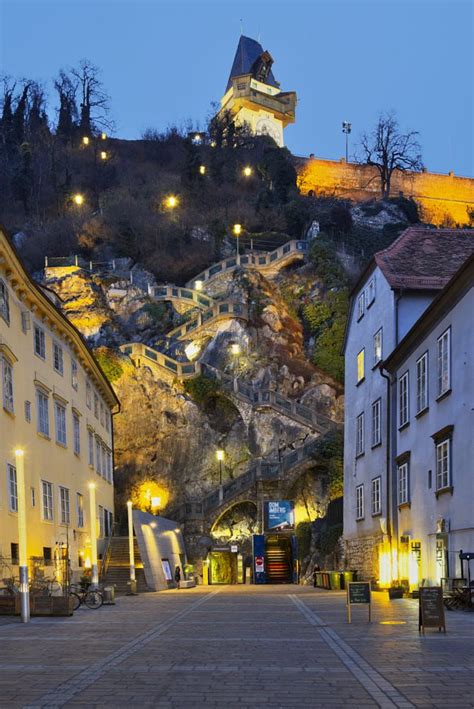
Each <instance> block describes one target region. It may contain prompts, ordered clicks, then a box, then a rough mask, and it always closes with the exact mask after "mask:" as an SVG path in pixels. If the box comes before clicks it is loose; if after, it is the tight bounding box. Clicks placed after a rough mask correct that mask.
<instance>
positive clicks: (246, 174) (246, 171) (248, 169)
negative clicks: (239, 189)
mask: <svg viewBox="0 0 474 709" xmlns="http://www.w3.org/2000/svg"><path fill="white" fill-rule="evenodd" d="M252 172H253V170H252V168H251V167H250V165H246V166H245V167H244V169H243V170H242V174H243V176H244V177H250V176H251V175H252Z"/></svg>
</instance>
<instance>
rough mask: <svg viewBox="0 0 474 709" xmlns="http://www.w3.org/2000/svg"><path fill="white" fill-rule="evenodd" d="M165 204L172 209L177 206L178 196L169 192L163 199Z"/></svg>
mask: <svg viewBox="0 0 474 709" xmlns="http://www.w3.org/2000/svg"><path fill="white" fill-rule="evenodd" d="M165 206H166V207H168V209H174V208H175V207H177V206H178V198H177V197H175V195H173V194H171V195H170V196H169V197H167V198H166V199H165Z"/></svg>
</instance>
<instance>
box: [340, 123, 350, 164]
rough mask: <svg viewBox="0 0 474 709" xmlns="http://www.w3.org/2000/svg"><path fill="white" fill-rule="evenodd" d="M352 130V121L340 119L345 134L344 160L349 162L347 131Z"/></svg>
mask: <svg viewBox="0 0 474 709" xmlns="http://www.w3.org/2000/svg"><path fill="white" fill-rule="evenodd" d="M351 131H352V123H349V121H342V132H343V133H344V134H345V136H346V162H349V133H350V132H351Z"/></svg>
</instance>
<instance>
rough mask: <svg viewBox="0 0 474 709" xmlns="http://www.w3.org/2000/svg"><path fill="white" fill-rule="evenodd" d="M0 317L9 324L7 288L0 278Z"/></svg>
mask: <svg viewBox="0 0 474 709" xmlns="http://www.w3.org/2000/svg"><path fill="white" fill-rule="evenodd" d="M0 317H2V318H3V319H4V320H5V322H6V323H7V325H9V324H10V303H9V298H8V288H7V284H6V283H5V281H3V280H1V279H0Z"/></svg>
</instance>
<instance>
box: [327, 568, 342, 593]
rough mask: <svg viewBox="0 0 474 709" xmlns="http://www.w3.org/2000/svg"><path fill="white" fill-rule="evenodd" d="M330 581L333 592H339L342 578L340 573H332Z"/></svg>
mask: <svg viewBox="0 0 474 709" xmlns="http://www.w3.org/2000/svg"><path fill="white" fill-rule="evenodd" d="M329 579H330V581H329V582H330V584H331V591H339V590H340V588H341V576H340V574H339V571H330V572H329Z"/></svg>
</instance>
